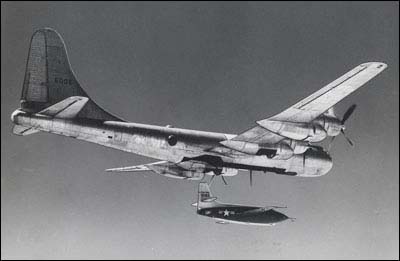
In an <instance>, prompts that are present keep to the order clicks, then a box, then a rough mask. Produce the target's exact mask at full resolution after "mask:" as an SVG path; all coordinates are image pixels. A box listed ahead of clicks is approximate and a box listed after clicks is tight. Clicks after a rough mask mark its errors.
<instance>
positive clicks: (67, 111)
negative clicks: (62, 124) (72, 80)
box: [38, 96, 89, 119]
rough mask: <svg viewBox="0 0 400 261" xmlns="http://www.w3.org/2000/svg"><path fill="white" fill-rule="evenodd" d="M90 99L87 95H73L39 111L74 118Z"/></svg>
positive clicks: (57, 116) (62, 117)
mask: <svg viewBox="0 0 400 261" xmlns="http://www.w3.org/2000/svg"><path fill="white" fill-rule="evenodd" d="M88 101H89V98H87V97H82V96H72V97H69V98H66V99H65V100H62V101H60V102H58V103H56V104H54V105H52V106H50V107H48V108H46V109H44V110H42V111H40V112H38V113H39V114H42V115H46V116H50V117H54V118H61V119H72V118H74V117H75V116H76V115H77V114H78V113H79V112H80V111H81V110H82V108H83V107H84V106H85V104H86V103H87V102H88Z"/></svg>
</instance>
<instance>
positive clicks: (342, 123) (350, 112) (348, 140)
mask: <svg viewBox="0 0 400 261" xmlns="http://www.w3.org/2000/svg"><path fill="white" fill-rule="evenodd" d="M356 107H357V105H356V104H353V105H351V106H350V107H349V108H348V109H347V110H346V112H345V113H344V115H343V118H342V120H341V122H340V124H341V125H342V128H341V129H340V132H341V133H342V134H343V136H344V137H345V138H346V140H347V142H348V143H349V144H350V145H351V146H352V147H354V142H353V141H352V140H351V139H350V138H349V137H347V135H346V133H345V132H344V130H345V129H346V127H345V126H344V123H345V122H346V121H347V120H348V119H349V118H350V116H351V115H352V114H353V112H354V110H355V109H356ZM335 138H336V136H333V137H332V138H331V140H330V141H329V144H328V151H330V149H331V146H332V143H333V141H334V140H335Z"/></svg>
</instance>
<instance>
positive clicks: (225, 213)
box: [224, 209, 229, 217]
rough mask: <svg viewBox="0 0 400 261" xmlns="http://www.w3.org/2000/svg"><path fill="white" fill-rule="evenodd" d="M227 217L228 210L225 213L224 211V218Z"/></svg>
mask: <svg viewBox="0 0 400 261" xmlns="http://www.w3.org/2000/svg"><path fill="white" fill-rule="evenodd" d="M225 216H229V211H228V210H227V209H225V211H224V217H225Z"/></svg>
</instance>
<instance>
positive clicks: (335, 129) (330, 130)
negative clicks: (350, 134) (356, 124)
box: [313, 115, 344, 136]
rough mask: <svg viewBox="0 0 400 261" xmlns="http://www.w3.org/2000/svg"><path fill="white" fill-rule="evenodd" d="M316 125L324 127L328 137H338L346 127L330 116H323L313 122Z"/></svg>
mask: <svg viewBox="0 0 400 261" xmlns="http://www.w3.org/2000/svg"><path fill="white" fill-rule="evenodd" d="M313 123H314V124H316V125H320V126H323V128H324V129H325V131H326V133H327V135H328V136H337V135H339V134H340V131H341V129H342V128H343V127H344V126H343V125H342V123H341V121H340V120H339V119H338V118H336V117H332V116H330V115H322V116H320V117H318V118H317V119H315V120H314V121H313Z"/></svg>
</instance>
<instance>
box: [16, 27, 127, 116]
mask: <svg viewBox="0 0 400 261" xmlns="http://www.w3.org/2000/svg"><path fill="white" fill-rule="evenodd" d="M72 96H81V97H87V98H89V96H88V95H87V94H86V92H85V91H84V90H83V89H82V88H81V86H80V85H79V83H78V81H77V80H76V77H75V75H74V73H73V71H72V69H71V66H70V63H69V60H68V55H67V52H66V49H65V44H64V41H63V39H62V38H61V36H60V35H59V34H58V33H57V32H56V31H55V30H53V29H50V28H45V29H40V30H37V31H36V32H35V33H34V34H33V36H32V39H31V44H30V49H29V55H28V61H27V64H26V72H25V79H24V84H23V89H22V95H21V109H22V110H23V111H26V112H32V113H36V112H40V111H42V110H44V109H45V108H48V107H50V106H52V105H54V104H56V103H58V102H60V101H62V100H65V99H66V98H69V97H72ZM77 117H79V118H90V119H97V120H117V121H121V119H119V118H118V117H116V116H114V115H112V114H110V113H108V112H106V111H105V110H103V109H102V108H101V107H99V106H98V105H97V104H96V103H94V102H93V101H92V100H90V98H89V101H88V102H87V103H86V104H85V106H84V108H82V110H81V111H80V112H79V114H78V115H77Z"/></svg>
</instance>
